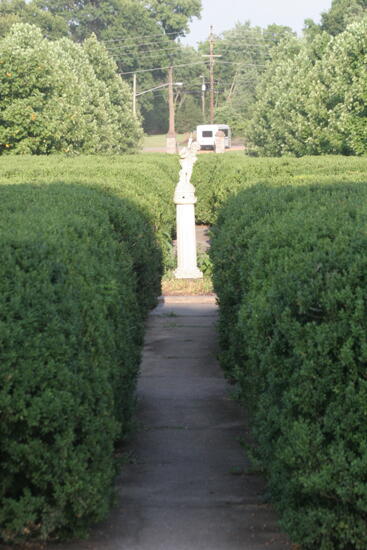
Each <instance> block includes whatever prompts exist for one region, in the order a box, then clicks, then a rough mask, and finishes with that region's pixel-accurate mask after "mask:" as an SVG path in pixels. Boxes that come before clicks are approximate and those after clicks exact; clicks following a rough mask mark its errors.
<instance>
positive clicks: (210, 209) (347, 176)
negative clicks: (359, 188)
mask: <svg viewBox="0 0 367 550" xmlns="http://www.w3.org/2000/svg"><path fill="white" fill-rule="evenodd" d="M366 172H367V157H342V156H319V157H302V158H298V159H297V158H293V157H282V158H252V157H248V156H245V155H244V154H243V153H226V154H225V155H200V156H199V159H198V162H197V163H196V164H195V167H194V171H193V177H192V183H193V184H194V185H195V188H196V195H197V197H198V202H197V205H196V217H197V220H198V221H199V222H201V223H208V224H213V223H215V221H216V219H217V215H218V212H219V211H220V208H221V206H222V205H223V204H224V202H225V201H226V200H227V199H228V197H230V196H231V195H233V194H236V193H237V192H238V191H240V190H241V189H247V188H248V187H251V186H253V185H256V184H259V183H265V184H268V185H276V186H282V185H302V184H303V185H308V184H312V183H315V184H321V183H322V184H335V183H348V182H353V183H358V182H364V181H366Z"/></svg>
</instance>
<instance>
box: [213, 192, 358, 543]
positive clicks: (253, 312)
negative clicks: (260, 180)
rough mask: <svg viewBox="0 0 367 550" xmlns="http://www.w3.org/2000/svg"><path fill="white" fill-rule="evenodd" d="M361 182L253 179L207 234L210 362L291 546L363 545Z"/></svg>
mask: <svg viewBox="0 0 367 550" xmlns="http://www.w3.org/2000/svg"><path fill="white" fill-rule="evenodd" d="M366 205H367V183H361V184H358V185H352V184H341V183H339V184H338V185H327V186H324V185H312V186H307V185H301V186H296V185H294V186H284V187H281V186H280V187H276V186H269V185H255V186H254V187H252V188H249V189H246V190H243V191H241V192H239V193H238V194H237V195H235V196H233V197H232V198H230V199H229V200H228V201H227V203H226V204H225V206H224V207H223V209H222V210H221V212H220V214H219V217H218V224H217V226H216V227H215V228H214V231H213V242H212V248H211V255H212V259H213V262H214V285H215V289H216V292H217V294H218V296H219V303H220V338H221V346H222V352H221V360H222V364H223V366H224V368H225V371H226V373H227V375H228V377H230V378H231V379H232V380H233V381H235V382H236V383H237V384H238V387H239V392H240V396H241V399H242V400H243V402H244V403H245V404H246V406H247V407H248V409H249V411H250V413H251V415H252V426H253V433H254V435H255V440H256V449H255V454H256V456H257V458H258V459H259V461H260V463H261V464H262V466H263V468H264V470H265V472H266V474H267V477H268V481H269V488H270V491H271V494H272V497H273V500H274V502H275V504H276V506H277V508H278V510H279V512H280V515H281V521H282V525H283V527H284V528H285V529H286V530H287V531H288V533H289V534H290V536H291V538H292V540H293V541H294V542H296V543H299V544H300V545H301V546H302V548H303V549H305V550H306V549H310V550H311V549H312V550H316V549H317V550H335V549H340V550H347V549H348V550H352V549H358V550H362V549H365V548H366V547H367V530H366V520H367V483H366V482H367V422H366V420H367V375H366V362H367V297H366V296H367V292H366V290H367V231H366V228H367V206H366Z"/></svg>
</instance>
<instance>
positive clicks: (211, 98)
mask: <svg viewBox="0 0 367 550" xmlns="http://www.w3.org/2000/svg"><path fill="white" fill-rule="evenodd" d="M209 44H210V124H213V123H214V36H213V26H211V27H210V38H209Z"/></svg>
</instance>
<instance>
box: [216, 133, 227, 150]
mask: <svg viewBox="0 0 367 550" xmlns="http://www.w3.org/2000/svg"><path fill="white" fill-rule="evenodd" d="M224 139H225V135H224V132H222V130H218V132H217V133H216V134H215V152H216V153H224V152H225V149H226V147H225V143H224Z"/></svg>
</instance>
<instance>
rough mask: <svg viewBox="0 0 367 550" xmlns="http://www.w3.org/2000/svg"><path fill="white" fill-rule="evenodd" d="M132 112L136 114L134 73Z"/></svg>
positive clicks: (134, 81)
mask: <svg viewBox="0 0 367 550" xmlns="http://www.w3.org/2000/svg"><path fill="white" fill-rule="evenodd" d="M133 113H134V116H136V73H134V74H133Z"/></svg>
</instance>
